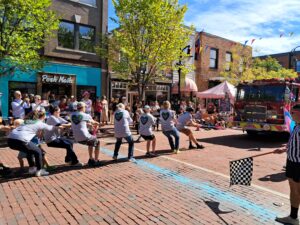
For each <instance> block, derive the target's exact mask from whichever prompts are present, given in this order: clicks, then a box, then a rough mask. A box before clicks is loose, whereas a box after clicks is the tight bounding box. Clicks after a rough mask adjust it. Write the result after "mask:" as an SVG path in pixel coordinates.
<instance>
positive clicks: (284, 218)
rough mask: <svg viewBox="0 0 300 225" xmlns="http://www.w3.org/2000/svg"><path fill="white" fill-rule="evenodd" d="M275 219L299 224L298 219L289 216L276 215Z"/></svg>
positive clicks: (294, 224) (295, 224)
mask: <svg viewBox="0 0 300 225" xmlns="http://www.w3.org/2000/svg"><path fill="white" fill-rule="evenodd" d="M275 221H277V222H279V223H284V224H291V225H299V219H293V218H292V217H291V216H287V217H276V219H275Z"/></svg>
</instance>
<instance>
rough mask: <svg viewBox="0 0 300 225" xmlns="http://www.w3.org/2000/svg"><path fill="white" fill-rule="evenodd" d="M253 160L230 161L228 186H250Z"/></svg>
mask: <svg viewBox="0 0 300 225" xmlns="http://www.w3.org/2000/svg"><path fill="white" fill-rule="evenodd" d="M252 172H253V158H252V157H249V158H245V159H239V160H235V161H230V185H235V184H239V185H246V186H250V185H251V180H252Z"/></svg>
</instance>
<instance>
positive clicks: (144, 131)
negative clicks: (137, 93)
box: [139, 105, 156, 156]
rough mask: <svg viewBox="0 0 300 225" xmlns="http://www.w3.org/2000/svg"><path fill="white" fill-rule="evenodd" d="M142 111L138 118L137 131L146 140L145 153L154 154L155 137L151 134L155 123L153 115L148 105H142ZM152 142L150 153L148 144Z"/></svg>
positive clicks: (147, 154)
mask: <svg viewBox="0 0 300 225" xmlns="http://www.w3.org/2000/svg"><path fill="white" fill-rule="evenodd" d="M144 112H145V113H143V114H142V115H141V116H140V118H139V132H140V135H141V136H142V138H144V139H145V140H146V141H147V153H146V156H156V153H155V146H156V138H155V136H154V134H153V131H152V127H153V125H155V121H156V119H155V117H154V116H152V115H151V114H150V107H149V106H148V105H145V106H144ZM151 142H152V152H151V153H150V144H151Z"/></svg>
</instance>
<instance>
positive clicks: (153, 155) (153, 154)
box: [150, 152, 158, 157]
mask: <svg viewBox="0 0 300 225" xmlns="http://www.w3.org/2000/svg"><path fill="white" fill-rule="evenodd" d="M150 155H151V156H152V157H156V156H158V154H157V153H156V152H151V153H150Z"/></svg>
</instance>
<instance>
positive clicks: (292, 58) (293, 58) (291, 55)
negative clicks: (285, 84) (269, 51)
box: [289, 45, 300, 71]
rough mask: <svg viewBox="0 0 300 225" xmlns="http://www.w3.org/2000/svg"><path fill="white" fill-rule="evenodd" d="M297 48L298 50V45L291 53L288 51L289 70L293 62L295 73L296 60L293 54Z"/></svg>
mask: <svg viewBox="0 0 300 225" xmlns="http://www.w3.org/2000/svg"><path fill="white" fill-rule="evenodd" d="M297 48H300V45H299V46H297V47H295V48H293V49H292V50H291V51H290V53H289V69H292V66H293V65H292V64H293V62H292V61H294V66H295V67H294V70H295V71H297V61H298V60H297V58H295V52H296V49H297Z"/></svg>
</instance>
